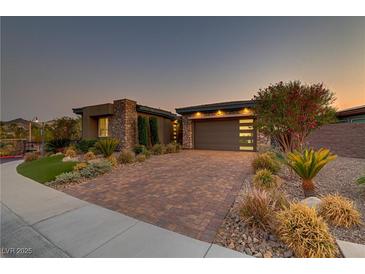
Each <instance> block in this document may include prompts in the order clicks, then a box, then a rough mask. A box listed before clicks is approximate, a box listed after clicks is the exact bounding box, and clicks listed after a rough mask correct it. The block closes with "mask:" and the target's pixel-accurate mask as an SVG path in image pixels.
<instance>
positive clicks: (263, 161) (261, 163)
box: [252, 152, 280, 174]
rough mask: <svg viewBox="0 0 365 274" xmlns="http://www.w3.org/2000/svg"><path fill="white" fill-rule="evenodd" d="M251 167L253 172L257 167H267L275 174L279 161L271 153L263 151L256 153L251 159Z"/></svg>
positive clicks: (278, 167) (277, 170) (278, 168)
mask: <svg viewBox="0 0 365 274" xmlns="http://www.w3.org/2000/svg"><path fill="white" fill-rule="evenodd" d="M252 167H253V169H254V171H255V172H256V171H257V170H259V169H267V170H270V171H271V172H272V173H273V174H276V173H278V172H279V170H280V163H279V161H278V160H277V159H276V157H275V155H274V154H273V153H271V152H265V153H260V154H258V155H257V156H256V157H255V158H254V159H253V161H252Z"/></svg>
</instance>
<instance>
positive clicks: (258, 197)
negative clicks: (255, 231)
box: [240, 188, 276, 230]
mask: <svg viewBox="0 0 365 274" xmlns="http://www.w3.org/2000/svg"><path fill="white" fill-rule="evenodd" d="M275 209H276V201H275V200H274V199H273V197H272V196H271V195H270V194H269V193H268V192H267V191H265V190H263V189H257V188H253V189H251V190H246V192H245V194H244V198H243V202H242V204H241V206H240V215H241V217H242V218H243V219H244V221H245V223H247V224H248V225H249V226H251V227H259V228H262V229H264V230H269V229H270V227H271V225H272V223H273V216H274V212H275Z"/></svg>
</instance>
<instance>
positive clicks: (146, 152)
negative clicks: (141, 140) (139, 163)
mask: <svg viewBox="0 0 365 274" xmlns="http://www.w3.org/2000/svg"><path fill="white" fill-rule="evenodd" d="M151 154H152V153H151V151H149V150H148V149H146V150H145V151H144V152H143V155H144V156H146V159H148V158H150V157H151Z"/></svg>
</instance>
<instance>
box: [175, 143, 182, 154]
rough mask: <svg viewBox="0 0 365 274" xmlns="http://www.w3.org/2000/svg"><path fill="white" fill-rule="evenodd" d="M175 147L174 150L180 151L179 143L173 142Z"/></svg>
mask: <svg viewBox="0 0 365 274" xmlns="http://www.w3.org/2000/svg"><path fill="white" fill-rule="evenodd" d="M175 148H176V152H180V151H181V145H180V144H179V143H176V144H175Z"/></svg>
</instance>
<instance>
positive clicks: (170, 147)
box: [165, 143, 176, 153]
mask: <svg viewBox="0 0 365 274" xmlns="http://www.w3.org/2000/svg"><path fill="white" fill-rule="evenodd" d="M165 152H166V153H175V152H176V145H175V144H173V143H170V144H167V145H166V147H165Z"/></svg>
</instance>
